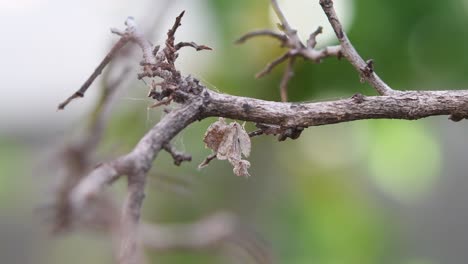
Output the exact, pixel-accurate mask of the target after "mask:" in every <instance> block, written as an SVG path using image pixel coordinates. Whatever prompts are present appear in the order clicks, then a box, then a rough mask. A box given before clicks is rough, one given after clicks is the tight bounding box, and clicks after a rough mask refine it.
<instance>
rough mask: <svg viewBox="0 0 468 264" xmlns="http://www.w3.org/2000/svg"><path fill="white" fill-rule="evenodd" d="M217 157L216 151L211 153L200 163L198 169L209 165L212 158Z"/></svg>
mask: <svg viewBox="0 0 468 264" xmlns="http://www.w3.org/2000/svg"><path fill="white" fill-rule="evenodd" d="M215 158H216V153H212V154H210V155H209V156H208V157H206V158H205V160H204V161H203V162H202V163H200V165H198V169H203V168H204V167H206V166H208V164H210V162H211V161H212V160H214V159H215Z"/></svg>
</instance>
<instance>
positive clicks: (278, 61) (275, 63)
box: [255, 51, 290, 78]
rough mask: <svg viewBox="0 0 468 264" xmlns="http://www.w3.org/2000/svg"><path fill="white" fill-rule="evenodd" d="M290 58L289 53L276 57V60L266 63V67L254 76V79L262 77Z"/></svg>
mask: <svg viewBox="0 0 468 264" xmlns="http://www.w3.org/2000/svg"><path fill="white" fill-rule="evenodd" d="M288 58H290V54H289V51H288V52H286V53H284V54H283V55H281V56H280V57H278V58H277V59H276V60H274V61H272V62H270V63H268V65H267V66H266V67H265V69H263V70H262V71H261V72H259V73H257V75H255V78H262V77H263V76H265V75H267V74H269V73H270V72H271V71H272V70H273V69H274V68H275V67H276V66H278V65H279V64H281V63H282V62H284V61H285V60H287V59H288Z"/></svg>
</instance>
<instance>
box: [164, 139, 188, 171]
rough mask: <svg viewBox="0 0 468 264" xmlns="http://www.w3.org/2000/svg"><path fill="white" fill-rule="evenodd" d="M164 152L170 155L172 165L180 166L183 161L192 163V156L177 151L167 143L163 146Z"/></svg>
mask: <svg viewBox="0 0 468 264" xmlns="http://www.w3.org/2000/svg"><path fill="white" fill-rule="evenodd" d="M163 148H164V150H165V151H167V152H168V153H169V154H171V156H172V159H174V164H175V165H176V166H180V164H182V162H184V161H192V156H190V155H188V154H185V153H183V152H181V151H178V150H177V149H176V148H175V147H174V146H173V145H172V144H170V143H168V144H165V145H164V146H163Z"/></svg>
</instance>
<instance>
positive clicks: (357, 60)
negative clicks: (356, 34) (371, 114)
mask: <svg viewBox="0 0 468 264" xmlns="http://www.w3.org/2000/svg"><path fill="white" fill-rule="evenodd" d="M320 5H321V6H322V8H323V11H325V14H326V15H327V17H328V21H330V24H331V26H332V27H333V30H334V31H335V34H336V36H337V38H338V40H339V41H340V43H341V47H342V49H343V50H342V52H343V55H344V56H345V57H346V59H348V61H349V62H350V63H351V64H352V65H353V66H354V68H356V70H357V71H358V72H359V74H360V75H361V77H362V78H363V79H364V80H366V81H367V82H368V83H369V84H370V85H372V87H374V88H375V89H376V90H377V92H378V93H379V94H380V95H391V94H395V93H397V91H395V90H393V89H392V88H390V87H389V86H388V85H387V84H386V83H385V82H384V81H383V80H382V79H380V77H379V76H378V75H377V74H376V73H375V72H374V71H372V72H371V73H369V71H368V70H367V69H368V65H367V63H366V62H365V61H364V59H362V57H361V56H360V55H359V53H358V52H357V51H356V49H355V48H354V46H353V45H352V44H351V41H350V40H349V39H348V36H347V35H346V33H345V32H344V30H343V26H342V25H341V22H340V20H339V19H338V16H337V15H336V12H335V9H334V7H333V0H320Z"/></svg>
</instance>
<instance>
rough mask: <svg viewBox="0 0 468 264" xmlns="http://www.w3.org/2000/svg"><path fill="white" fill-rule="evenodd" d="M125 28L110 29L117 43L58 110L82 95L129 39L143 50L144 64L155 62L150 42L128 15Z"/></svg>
mask: <svg viewBox="0 0 468 264" xmlns="http://www.w3.org/2000/svg"><path fill="white" fill-rule="evenodd" d="M125 25H126V26H127V28H126V29H125V31H121V30H118V29H111V31H112V32H113V33H115V34H117V35H119V36H121V38H120V39H119V41H117V43H116V44H115V45H114V46H113V47H112V49H111V50H110V51H109V52H108V53H107V55H106V57H104V59H103V60H102V61H101V63H100V64H99V65H98V67H97V68H96V69H95V70H94V72H93V74H91V76H90V77H89V78H88V80H86V82H85V83H84V84H83V85H82V86H81V88H80V89H79V90H78V91H76V92H75V93H74V94H73V95H71V96H70V97H69V98H67V100H65V101H64V102H62V103H61V104H59V106H58V110H63V109H65V107H66V106H67V105H68V104H69V103H70V102H71V101H73V100H74V99H76V98H79V97H84V95H85V93H86V91H87V90H88V88H89V87H90V86H91V84H92V83H93V82H94V80H96V78H97V77H98V76H99V75H100V74H101V73H102V71H103V70H104V68H105V67H106V66H107V65H108V64H109V62H111V60H112V59H113V58H114V57H115V55H116V54H117V53H118V51H119V50H121V49H122V48H123V47H124V46H125V45H126V44H127V43H128V42H129V41H133V42H135V43H137V44H138V46H140V48H141V50H142V52H143V59H144V63H145V64H155V63H156V58H155V56H154V55H153V47H152V45H151V43H150V42H149V41H148V40H146V39H145V37H144V34H143V33H141V32H140V31H139V30H138V27H137V25H136V23H135V20H134V19H133V17H128V18H127V20H126V21H125Z"/></svg>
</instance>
